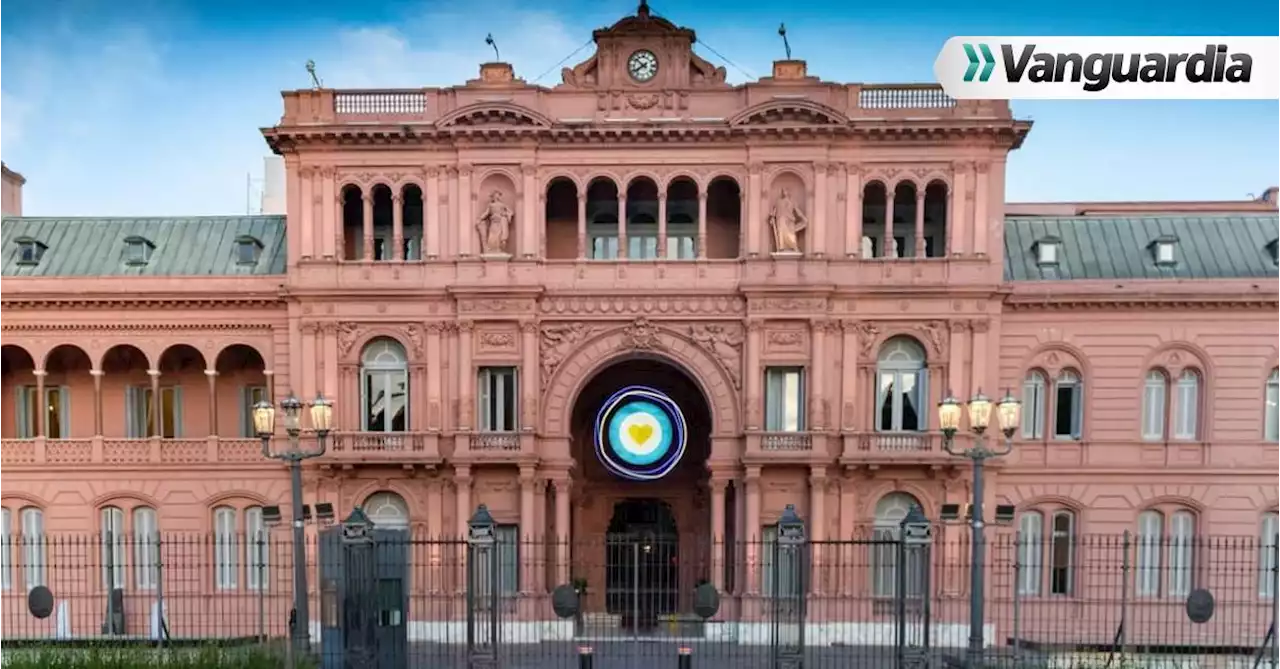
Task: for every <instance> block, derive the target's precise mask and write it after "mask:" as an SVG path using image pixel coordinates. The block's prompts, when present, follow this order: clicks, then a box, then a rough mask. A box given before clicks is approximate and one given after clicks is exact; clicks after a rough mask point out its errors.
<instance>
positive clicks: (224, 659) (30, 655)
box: [3, 646, 315, 669]
mask: <svg viewBox="0 0 1280 669" xmlns="http://www.w3.org/2000/svg"><path fill="white" fill-rule="evenodd" d="M294 664H295V668H294V669H313V668H314V667H315V663H314V662H309V661H305V662H304V661H299V662H295V663H294ZM3 665H4V669H151V668H152V667H155V668H161V667H162V668H163V669H233V668H234V669H284V667H285V660H284V655H283V653H282V652H280V651H277V650H269V649H265V648H261V647H252V648H217V647H212V646H206V647H200V648H166V649H158V648H119V647H108V646H91V647H88V648H56V647H44V648H23V649H17V648H15V649H12V650H6V651H5V653H4V662H3Z"/></svg>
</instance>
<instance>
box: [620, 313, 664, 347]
mask: <svg viewBox="0 0 1280 669" xmlns="http://www.w3.org/2000/svg"><path fill="white" fill-rule="evenodd" d="M622 345H623V347H625V348H630V349H638V350H654V349H659V348H662V340H660V339H658V327H657V326H655V325H654V324H653V323H650V322H649V319H647V318H637V319H636V320H635V322H633V323H632V324H631V325H628V326H627V329H626V330H624V331H623V333H622Z"/></svg>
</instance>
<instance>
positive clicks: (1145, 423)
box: [1142, 372, 1165, 441]
mask: <svg viewBox="0 0 1280 669" xmlns="http://www.w3.org/2000/svg"><path fill="white" fill-rule="evenodd" d="M1164 398H1165V379H1164V374H1161V373H1160V372H1152V373H1151V374H1148V375H1147V380H1146V382H1145V384H1144V385H1143V387H1142V438H1143V440H1145V441H1161V440H1163V439H1164V416H1165V405H1164Z"/></svg>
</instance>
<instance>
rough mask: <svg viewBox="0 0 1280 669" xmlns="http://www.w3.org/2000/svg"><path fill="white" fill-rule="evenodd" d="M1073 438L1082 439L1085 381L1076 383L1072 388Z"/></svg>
mask: <svg viewBox="0 0 1280 669" xmlns="http://www.w3.org/2000/svg"><path fill="white" fill-rule="evenodd" d="M1071 404H1072V406H1071V408H1072V412H1071V436H1072V437H1073V438H1075V439H1079V438H1080V434H1081V427H1082V426H1081V423H1083V422H1084V380H1083V379H1081V380H1078V381H1076V383H1075V385H1074V386H1072V388H1071Z"/></svg>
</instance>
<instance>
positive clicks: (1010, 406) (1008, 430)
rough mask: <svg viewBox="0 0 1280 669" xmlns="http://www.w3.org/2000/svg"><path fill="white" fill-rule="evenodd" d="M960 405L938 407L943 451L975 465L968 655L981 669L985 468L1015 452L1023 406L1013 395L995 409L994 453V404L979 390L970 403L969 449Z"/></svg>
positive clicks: (949, 398) (948, 402) (945, 402)
mask: <svg viewBox="0 0 1280 669" xmlns="http://www.w3.org/2000/svg"><path fill="white" fill-rule="evenodd" d="M964 408H965V407H963V406H962V405H961V403H960V402H959V401H958V400H956V398H955V397H952V396H951V395H950V394H948V395H947V397H946V399H944V400H942V402H941V403H940V404H939V405H938V426H939V427H940V428H942V436H943V442H942V447H943V449H945V450H946V452H947V453H949V454H950V455H955V456H958V457H962V458H968V459H969V460H970V461H971V462H973V502H972V504H971V506H970V509H971V511H970V513H969V527H970V528H972V530H973V533H972V537H971V539H970V540H971V541H972V542H973V544H972V546H971V554H970V558H969V560H970V564H969V653H968V660H969V661H968V665H969V667H970V668H971V669H976V668H977V667H980V666H982V659H983V646H984V643H983V625H984V624H985V620H984V618H985V614H984V611H983V607H984V604H985V603H986V602H985V597H986V589H985V588H986V584H985V582H984V575H985V571H984V566H985V565H984V562H985V554H986V544H985V539H984V537H983V530H984V528H985V527H986V523H985V518H984V516H983V510H982V497H983V494H984V492H983V466H984V465H985V464H986V461H987V459H988V458H996V457H1000V456H1003V455H1008V454H1009V452H1010V451H1012V450H1013V432H1014V430H1016V429H1017V427H1018V417H1019V411H1020V409H1021V403H1020V402H1018V400H1016V399H1014V397H1013V395H1012V394H1010V393H1009V392H1007V391H1006V392H1005V396H1004V399H1002V400H1000V404H999V405H997V406H996V409H997V411H996V413H997V416H998V420H999V426H1000V432H1001V433H1002V434H1003V435H1004V442H1003V448H1001V449H999V450H993V449H990V448H987V438H986V431H987V427H988V426H989V425H990V424H991V409H992V403H991V400H990V399H989V398H988V397H987V396H986V395H983V394H982V391H981V390H979V391H978V394H977V395H974V396H973V399H971V400H969V405H968V407H967V408H968V410H969V429H970V430H972V431H973V435H974V439H973V445H972V446H970V447H969V448H956V444H955V436H956V432H958V431H959V430H960V413H961V411H962V410H963V409H964Z"/></svg>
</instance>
